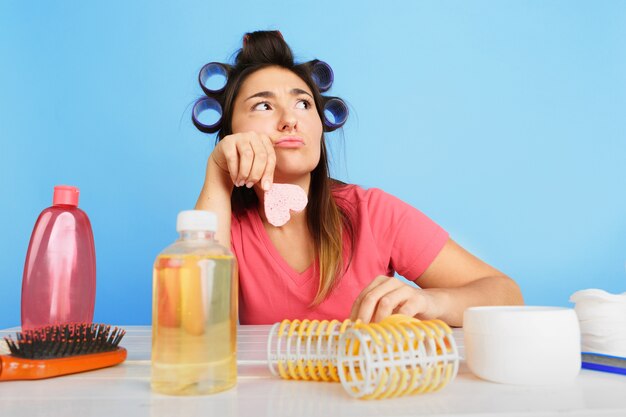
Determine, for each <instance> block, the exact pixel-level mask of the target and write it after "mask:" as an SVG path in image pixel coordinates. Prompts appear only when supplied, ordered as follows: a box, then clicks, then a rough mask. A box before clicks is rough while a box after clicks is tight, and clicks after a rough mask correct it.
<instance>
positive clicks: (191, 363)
mask: <svg viewBox="0 0 626 417" xmlns="http://www.w3.org/2000/svg"><path fill="white" fill-rule="evenodd" d="M216 229H217V218H216V216H215V214H214V213H210V212H207V211H201V210H188V211H183V212H181V213H179V215H178V218H177V222H176V230H177V231H178V232H179V233H180V238H179V239H178V240H176V242H174V243H173V244H172V245H170V246H168V247H167V248H166V249H165V250H163V252H161V253H160V254H159V255H158V257H157V258H156V261H155V263H154V270H153V292H152V375H151V386H152V389H153V390H154V391H156V392H160V393H163V394H170V395H203V394H211V393H214V392H219V391H224V390H227V389H229V388H231V387H233V386H234V385H235V383H236V381H237V357H236V353H237V339H236V338H237V329H236V325H237V282H236V280H235V275H234V271H235V259H234V257H233V255H232V253H231V252H230V251H229V250H228V249H226V248H224V247H223V246H221V245H219V243H218V242H217V241H216V240H215V238H214V235H215V230H216Z"/></svg>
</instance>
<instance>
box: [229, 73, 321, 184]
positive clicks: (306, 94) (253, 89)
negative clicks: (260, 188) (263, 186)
mask: <svg viewBox="0 0 626 417" xmlns="http://www.w3.org/2000/svg"><path fill="white" fill-rule="evenodd" d="M231 125H232V130H233V133H244V132H257V133H264V134H266V135H268V136H269V137H270V140H271V141H272V143H273V144H274V150H275V152H276V170H275V180H276V182H283V181H284V182H287V181H289V180H293V179H295V178H296V177H300V176H302V175H304V174H309V173H310V172H311V171H313V169H314V168H315V167H316V166H317V164H318V163H319V160H320V149H321V143H320V141H321V139H322V131H323V128H322V121H321V119H320V117H319V114H318V113H317V109H316V107H315V101H314V100H313V94H312V92H311V90H310V89H309V87H308V86H307V84H306V83H305V82H304V81H303V80H302V79H301V78H300V77H298V76H297V75H296V74H294V73H293V72H291V71H289V70H287V69H284V68H281V67H266V68H263V69H260V70H258V71H256V72H254V73H252V74H251V75H249V76H248V78H246V80H245V81H244V82H243V84H242V85H241V88H240V90H239V93H238V95H237V97H236V99H235V103H234V107H233V118H232V123H231Z"/></svg>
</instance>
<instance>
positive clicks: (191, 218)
mask: <svg viewBox="0 0 626 417" xmlns="http://www.w3.org/2000/svg"><path fill="white" fill-rule="evenodd" d="M183 230H189V231H208V232H216V231H217V216H216V215H215V213H213V212H210V211H204V210H185V211H181V212H180V213H178V217H177V218H176V231H177V232H182V231H183Z"/></svg>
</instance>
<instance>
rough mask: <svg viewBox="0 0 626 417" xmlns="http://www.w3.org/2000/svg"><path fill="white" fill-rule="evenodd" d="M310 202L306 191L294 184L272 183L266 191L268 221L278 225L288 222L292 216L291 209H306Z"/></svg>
mask: <svg viewBox="0 0 626 417" xmlns="http://www.w3.org/2000/svg"><path fill="white" fill-rule="evenodd" d="M307 202H308V199H307V196H306V192H305V191H304V190H303V189H302V187H300V186H298V185H294V184H272V188H270V189H269V191H266V192H265V215H266V216H267V221H268V222H270V223H271V224H273V225H274V226H276V227H280V226H282V225H284V224H285V223H287V222H288V221H289V219H290V218H291V214H290V213H289V210H292V211H295V212H299V211H302V210H304V208H305V207H306V204H307Z"/></svg>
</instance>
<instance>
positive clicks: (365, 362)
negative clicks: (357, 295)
mask: <svg viewBox="0 0 626 417" xmlns="http://www.w3.org/2000/svg"><path fill="white" fill-rule="evenodd" d="M267 347H268V362H269V367H270V370H271V371H272V373H273V374H274V375H278V376H280V377H282V378H284V379H296V380H297V379H300V380H316V381H334V382H341V384H342V386H343V388H344V389H345V390H346V392H347V393H348V394H349V395H351V396H353V397H356V398H361V399H382V398H391V397H399V396H405V395H414V394H419V393H425V392H432V391H436V390H439V389H441V388H443V387H444V386H445V385H447V384H448V383H449V382H450V381H452V380H453V379H454V378H455V377H456V374H457V372H458V367H459V354H458V350H457V347H456V344H455V342H454V339H453V337H452V331H451V330H450V328H449V327H448V326H447V325H446V324H445V323H444V322H442V321H440V320H428V321H420V320H418V319H415V318H411V317H407V316H403V315H393V316H390V317H388V318H387V319H385V320H383V321H382V322H380V323H369V324H366V323H362V322H359V321H356V322H351V321H350V320H346V321H343V322H339V321H337V320H333V321H330V322H329V321H317V320H312V321H310V320H303V321H299V320H294V321H289V320H284V321H283V322H281V323H277V324H275V325H274V326H273V327H272V329H271V330H270V336H269V339H268V346H267Z"/></svg>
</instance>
